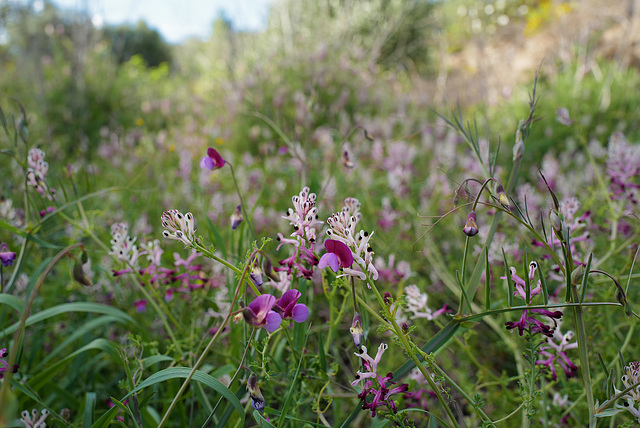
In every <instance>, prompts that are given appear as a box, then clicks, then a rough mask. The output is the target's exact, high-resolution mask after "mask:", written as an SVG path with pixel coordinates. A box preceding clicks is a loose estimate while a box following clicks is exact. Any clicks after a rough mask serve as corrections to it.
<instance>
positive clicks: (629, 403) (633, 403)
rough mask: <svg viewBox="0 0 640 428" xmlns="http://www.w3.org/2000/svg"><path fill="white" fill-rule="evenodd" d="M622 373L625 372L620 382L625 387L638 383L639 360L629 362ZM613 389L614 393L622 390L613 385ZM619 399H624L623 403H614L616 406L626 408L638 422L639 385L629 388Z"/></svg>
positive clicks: (639, 404)
mask: <svg viewBox="0 0 640 428" xmlns="http://www.w3.org/2000/svg"><path fill="white" fill-rule="evenodd" d="M624 373H625V374H624V375H622V383H623V385H624V387H625V389H626V388H629V387H631V386H632V385H634V384H636V383H638V382H639V381H640V361H634V362H632V363H629V365H628V366H626V367H625V368H624ZM613 389H614V392H615V394H619V393H620V392H622V391H620V390H619V389H618V388H616V387H615V386H614V388H613ZM621 399H622V400H624V405H620V404H616V408H618V409H624V410H627V411H628V412H629V413H631V414H632V415H633V416H634V417H635V418H637V420H638V422H639V423H640V385H638V386H636V387H635V388H632V389H631V390H629V391H628V392H627V393H625V394H624V395H623V396H622V397H621Z"/></svg>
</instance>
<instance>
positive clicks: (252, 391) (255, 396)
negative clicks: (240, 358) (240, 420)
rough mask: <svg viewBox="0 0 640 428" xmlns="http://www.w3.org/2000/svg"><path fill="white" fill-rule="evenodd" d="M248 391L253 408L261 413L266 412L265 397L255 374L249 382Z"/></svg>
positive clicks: (250, 377)
mask: <svg viewBox="0 0 640 428" xmlns="http://www.w3.org/2000/svg"><path fill="white" fill-rule="evenodd" d="M247 391H249V397H250V398H251V406H252V407H253V408H254V409H256V410H257V411H259V412H260V413H262V412H264V396H263V395H262V391H260V387H259V386H258V376H256V375H255V374H251V376H249V380H247Z"/></svg>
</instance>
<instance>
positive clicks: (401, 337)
mask: <svg viewBox="0 0 640 428" xmlns="http://www.w3.org/2000/svg"><path fill="white" fill-rule="evenodd" d="M360 269H362V271H363V272H366V269H364V268H363V267H362V266H360ZM366 281H367V284H369V286H370V287H371V289H372V290H373V292H374V294H375V295H376V299H378V303H379V304H380V306H381V307H382V310H383V312H384V315H385V316H386V317H387V323H388V324H389V325H390V326H391V327H392V330H393V332H394V333H395V335H396V337H397V338H398V339H399V340H400V342H401V344H402V347H403V348H404V349H405V351H406V352H407V354H408V355H409V357H410V358H411V359H412V360H413V363H414V364H415V365H416V367H417V368H418V370H420V373H422V375H423V376H424V378H425V379H426V380H427V382H428V383H429V386H430V387H431V389H432V390H433V391H434V392H435V394H436V396H437V397H438V401H440V404H441V405H442V407H443V408H444V410H445V412H446V413H447V416H448V417H449V419H450V420H451V422H452V423H453V426H454V427H456V428H459V427H460V425H459V424H458V421H457V420H456V418H455V416H454V415H453V412H452V411H451V409H450V408H449V405H448V404H447V402H446V400H445V399H444V397H443V396H442V394H441V392H440V390H439V388H438V386H437V385H436V384H435V382H434V381H433V379H432V378H431V374H430V373H429V372H428V371H427V368H426V367H425V366H424V365H423V364H422V363H421V362H420V359H419V358H418V356H417V355H416V353H415V350H414V347H415V345H413V346H412V344H410V343H409V341H408V339H407V336H406V335H405V334H404V333H403V332H402V329H401V328H400V327H399V326H398V323H397V322H396V320H395V318H394V317H393V315H392V314H391V312H390V311H389V307H388V306H387V305H385V303H384V299H383V298H382V295H381V294H380V291H378V288H377V287H376V284H375V283H374V282H373V280H371V278H370V277H369V275H367V279H366Z"/></svg>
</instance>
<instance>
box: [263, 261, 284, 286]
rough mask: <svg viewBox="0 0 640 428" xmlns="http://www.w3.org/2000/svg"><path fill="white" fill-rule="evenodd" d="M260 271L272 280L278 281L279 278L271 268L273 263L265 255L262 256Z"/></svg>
mask: <svg viewBox="0 0 640 428" xmlns="http://www.w3.org/2000/svg"><path fill="white" fill-rule="evenodd" d="M262 272H263V273H264V274H265V275H267V276H268V277H269V279H270V280H271V281H273V282H280V278H279V277H278V274H277V273H276V271H275V270H273V264H272V263H271V259H270V258H269V257H267V256H264V257H263V258H262Z"/></svg>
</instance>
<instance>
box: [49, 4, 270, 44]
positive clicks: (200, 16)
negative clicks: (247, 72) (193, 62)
mask: <svg viewBox="0 0 640 428" xmlns="http://www.w3.org/2000/svg"><path fill="white" fill-rule="evenodd" d="M272 1H273V0H53V3H55V4H56V5H58V6H60V7H62V8H65V9H73V10H78V11H85V10H86V11H87V12H88V13H89V15H90V16H92V19H93V22H94V24H95V25H97V26H99V25H101V24H103V23H104V24H123V23H129V24H136V23H137V22H138V21H139V20H141V19H142V20H144V21H145V22H146V23H147V25H148V26H149V27H151V28H154V29H156V30H158V31H159V32H160V33H161V34H162V36H163V37H164V39H165V40H166V41H167V42H169V43H181V42H183V41H185V40H186V39H188V38H189V37H193V36H195V37H198V38H201V39H203V40H204V39H207V38H208V37H209V36H210V35H211V28H212V24H213V21H214V20H215V19H216V18H217V17H218V16H220V14H221V13H222V14H224V16H226V17H227V18H228V19H229V20H230V21H231V22H232V25H233V27H234V28H235V29H237V30H242V31H260V30H263V29H265V28H266V26H267V18H268V13H269V5H270V4H271V3H272Z"/></svg>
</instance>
